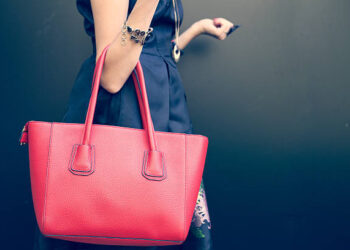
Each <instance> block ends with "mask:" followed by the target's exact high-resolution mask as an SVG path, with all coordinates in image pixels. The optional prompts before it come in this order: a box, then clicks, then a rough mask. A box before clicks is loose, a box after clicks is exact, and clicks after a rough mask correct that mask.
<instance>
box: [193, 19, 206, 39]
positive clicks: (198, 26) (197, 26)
mask: <svg viewBox="0 0 350 250" xmlns="http://www.w3.org/2000/svg"><path fill="white" fill-rule="evenodd" d="M190 29H192V33H193V38H195V37H197V36H199V35H201V34H202V33H203V32H204V28H203V25H202V23H201V21H197V22H194V23H193V24H192V25H191V27H190Z"/></svg>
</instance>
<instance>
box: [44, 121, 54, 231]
mask: <svg viewBox="0 0 350 250" xmlns="http://www.w3.org/2000/svg"><path fill="white" fill-rule="evenodd" d="M53 125H54V124H53V123H51V127H50V139H49V150H48V156H47V165H46V180H45V197H44V207H43V218H42V227H43V231H44V232H45V218H46V205H47V199H46V198H47V192H48V179H49V165H50V157H51V143H52V137H53V136H52V134H53Z"/></svg>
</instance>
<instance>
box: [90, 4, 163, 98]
mask: <svg viewBox="0 0 350 250" xmlns="http://www.w3.org/2000/svg"><path fill="white" fill-rule="evenodd" d="M158 2H159V0H138V1H137V2H136V4H135V6H134V8H133V10H132V11H131V13H130V15H129V17H128V20H127V25H129V26H130V27H132V28H133V29H135V28H138V29H140V30H145V31H146V30H148V28H149V27H150V24H151V21H152V18H153V15H154V12H155V10H156V8H157V5H158ZM122 25H123V23H120V25H119V26H120V27H116V29H118V31H117V34H116V36H115V38H114V40H113V41H107V39H105V41H100V43H99V44H97V57H96V58H98V55H100V54H101V52H102V50H103V48H104V47H105V46H106V45H107V44H109V43H111V45H110V48H109V50H108V52H107V56H106V61H105V65H104V68H103V74H102V77H101V85H102V86H103V87H104V88H105V89H106V90H107V91H108V92H110V93H116V92H118V91H119V90H120V89H121V88H122V86H123V85H124V83H125V82H126V80H127V79H128V77H129V76H130V74H131V72H132V70H133V69H134V68H135V65H136V63H137V61H138V60H139V57H140V54H141V51H142V47H143V46H142V45H141V44H140V43H135V42H134V41H132V40H130V39H129V34H127V40H126V43H125V45H124V46H122V44H121V36H122V32H121V29H122Z"/></svg>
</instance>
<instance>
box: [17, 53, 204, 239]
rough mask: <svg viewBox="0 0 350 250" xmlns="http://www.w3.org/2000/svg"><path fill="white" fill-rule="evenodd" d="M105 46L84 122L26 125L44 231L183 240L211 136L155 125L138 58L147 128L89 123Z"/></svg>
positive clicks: (88, 236)
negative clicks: (175, 130) (175, 131)
mask: <svg viewBox="0 0 350 250" xmlns="http://www.w3.org/2000/svg"><path fill="white" fill-rule="evenodd" d="M107 50H108V47H106V48H105V49H104V51H103V52H102V54H101V56H100V58H99V59H98V61H97V63H96V68H95V72H94V80H93V88H92V94H91V99H90V103H89V107H88V110H87V115H86V120H85V124H76V123H59V122H41V121H29V122H27V123H26V125H25V127H24V129H23V132H22V135H21V138H20V142H21V144H22V143H27V142H28V148H29V149H28V152H29V162H30V178H31V188H32V196H33V202H34V209H35V214H36V219H37V223H38V225H39V228H40V231H41V232H42V234H43V235H45V236H47V237H52V238H57V239H63V240H69V241H76V242H84V243H94V244H106V245H129V246H163V245H179V244H182V243H183V242H184V241H185V239H186V237H187V235H188V232H189V227H190V224H191V219H192V215H193V212H194V208H195V204H196V199H197V195H198V192H199V187H200V183H201V179H202V174H203V168H204V163H205V158H206V153H207V147H208V138H207V137H205V136H202V135H194V134H184V133H171V132H161V131H154V127H153V123H152V119H151V114H150V109H149V104H148V99H147V93H146V86H145V81H144V76H143V72H142V68H141V65H140V62H138V63H137V65H136V68H135V69H134V71H133V73H132V77H133V80H134V84H135V89H136V92H137V98H138V102H139V106H140V111H141V116H142V122H143V129H135V128H126V127H119V126H109V125H100V124H92V121H93V117H94V111H95V106H96V99H97V94H98V90H99V84H100V78H101V73H102V68H103V64H104V60H105V57H106V53H107Z"/></svg>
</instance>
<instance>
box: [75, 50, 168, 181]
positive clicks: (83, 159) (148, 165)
mask: <svg viewBox="0 0 350 250" xmlns="http://www.w3.org/2000/svg"><path fill="white" fill-rule="evenodd" d="M109 46H110V45H108V46H107V47H106V48H105V49H104V50H103V51H102V53H101V55H100V57H99V58H98V60H97V62H96V66H95V70H94V75H93V81H92V92H91V97H90V102H89V106H88V109H87V114H86V118H85V124H84V130H83V135H82V139H81V143H80V144H78V145H74V147H73V153H72V159H71V161H70V168H69V170H70V171H71V172H72V173H73V174H76V175H90V174H92V173H93V172H94V171H95V166H93V163H94V161H93V160H92V159H93V157H94V149H95V147H94V145H91V144H90V137H91V129H92V122H93V120H94V114H95V108H96V102H97V96H98V90H99V86H100V81H101V75H102V70H103V65H104V62H105V58H106V54H107V51H108V48H109ZM132 77H133V81H134V86H135V90H136V94H137V100H138V103H139V107H140V114H141V119H142V124H143V128H144V130H145V135H146V136H147V139H148V140H147V142H148V145H149V148H148V150H145V152H144V159H143V161H142V162H141V167H142V175H143V176H144V177H145V178H146V179H149V180H157V181H160V180H163V179H165V178H166V169H165V166H164V154H163V152H161V151H159V150H158V146H157V140H156V136H155V132H154V126H153V122H152V117H151V113H150V108H149V104H148V97H147V91H146V85H145V79H144V75H143V70H142V67H141V63H140V61H138V62H137V64H136V67H135V69H134V70H133V72H132Z"/></svg>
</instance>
